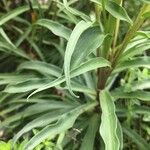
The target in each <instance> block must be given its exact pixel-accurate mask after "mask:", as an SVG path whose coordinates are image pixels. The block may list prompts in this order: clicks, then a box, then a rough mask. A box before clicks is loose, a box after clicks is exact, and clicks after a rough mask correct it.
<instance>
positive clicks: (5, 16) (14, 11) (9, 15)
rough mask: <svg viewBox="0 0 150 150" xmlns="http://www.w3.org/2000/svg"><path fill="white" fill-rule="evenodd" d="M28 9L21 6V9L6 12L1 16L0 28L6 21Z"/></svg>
mask: <svg viewBox="0 0 150 150" xmlns="http://www.w3.org/2000/svg"><path fill="white" fill-rule="evenodd" d="M28 9H29V7H28V6H23V7H19V8H17V9H14V10H12V11H10V12H8V13H7V14H5V15H3V16H2V17H1V18H0V26H1V25H3V24H4V23H6V22H7V21H9V20H11V19H13V18H14V17H16V16H18V15H20V14H22V13H24V12H26V11H27V10H28Z"/></svg>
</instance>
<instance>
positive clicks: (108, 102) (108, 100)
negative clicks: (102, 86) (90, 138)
mask: <svg viewBox="0 0 150 150" xmlns="http://www.w3.org/2000/svg"><path fill="white" fill-rule="evenodd" d="M100 106H101V109H102V116H101V125H100V134H101V136H102V139H103V140H104V143H105V150H119V148H120V142H119V138H118V136H117V126H118V123H117V122H118V120H117V116H116V114H115V104H114V102H113V98H112V97H111V95H110V93H109V92H108V91H106V90H103V91H101V92H100Z"/></svg>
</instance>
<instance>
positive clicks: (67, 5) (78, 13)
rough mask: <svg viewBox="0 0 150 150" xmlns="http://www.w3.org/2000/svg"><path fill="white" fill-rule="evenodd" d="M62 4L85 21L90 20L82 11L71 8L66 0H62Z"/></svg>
mask: <svg viewBox="0 0 150 150" xmlns="http://www.w3.org/2000/svg"><path fill="white" fill-rule="evenodd" d="M63 3H64V6H65V8H66V9H67V11H69V12H70V13H71V14H73V15H75V16H79V17H81V18H82V19H83V20H85V21H91V19H90V17H89V16H87V15H86V14H84V13H83V12H80V11H78V10H77V9H74V8H71V7H70V6H69V4H68V2H67V0H63Z"/></svg>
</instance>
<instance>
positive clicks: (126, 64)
mask: <svg viewBox="0 0 150 150" xmlns="http://www.w3.org/2000/svg"><path fill="white" fill-rule="evenodd" d="M138 67H146V68H150V57H146V56H145V57H136V58H133V59H131V60H126V61H123V62H120V63H119V64H118V65H117V66H116V68H115V70H114V71H113V73H117V72H121V71H123V70H125V69H128V68H138Z"/></svg>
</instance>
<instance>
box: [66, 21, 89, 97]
mask: <svg viewBox="0 0 150 150" xmlns="http://www.w3.org/2000/svg"><path fill="white" fill-rule="evenodd" d="M90 26H91V22H90V23H87V22H85V21H81V22H79V23H78V24H77V25H76V27H75V28H74V30H73V32H72V33H71V36H70V38H69V41H68V43H67V47H66V51H65V58H64V73H65V78H66V83H67V86H68V89H69V91H70V92H71V94H72V95H74V93H73V92H72V90H71V84H70V63H71V58H72V54H73V52H74V50H75V47H76V44H77V42H78V40H79V38H80V36H81V34H82V33H83V32H84V31H85V30H86V29H88V28H89V27H90Z"/></svg>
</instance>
